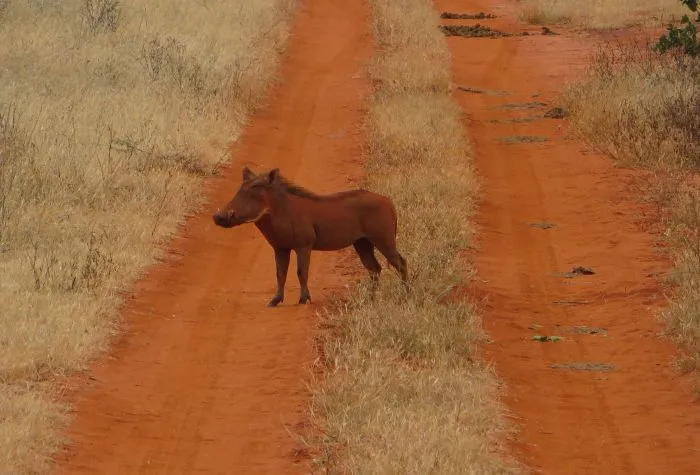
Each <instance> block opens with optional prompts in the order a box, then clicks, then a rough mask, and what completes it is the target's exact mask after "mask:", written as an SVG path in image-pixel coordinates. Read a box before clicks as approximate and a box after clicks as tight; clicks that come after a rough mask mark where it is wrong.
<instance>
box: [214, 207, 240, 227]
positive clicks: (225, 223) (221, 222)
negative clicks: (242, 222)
mask: <svg viewBox="0 0 700 475" xmlns="http://www.w3.org/2000/svg"><path fill="white" fill-rule="evenodd" d="M235 217H236V213H235V211H233V210H229V211H221V210H220V209H218V210H216V213H214V223H216V225H217V226H221V227H222V228H232V227H233V226H234V225H235V223H234V218H235Z"/></svg>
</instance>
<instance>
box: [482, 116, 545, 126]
mask: <svg viewBox="0 0 700 475" xmlns="http://www.w3.org/2000/svg"><path fill="white" fill-rule="evenodd" d="M541 119H542V117H514V118H512V119H491V120H489V122H491V123H492V124H527V123H529V122H534V121H536V120H541Z"/></svg>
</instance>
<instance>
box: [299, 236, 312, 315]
mask: <svg viewBox="0 0 700 475" xmlns="http://www.w3.org/2000/svg"><path fill="white" fill-rule="evenodd" d="M296 253H297V276H298V277H299V285H300V286H301V294H300V295H299V303H300V304H305V303H307V302H309V301H310V300H311V293H310V292H309V286H308V282H309V265H310V264H311V248H310V247H304V248H300V249H296Z"/></svg>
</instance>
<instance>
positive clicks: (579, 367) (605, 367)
mask: <svg viewBox="0 0 700 475" xmlns="http://www.w3.org/2000/svg"><path fill="white" fill-rule="evenodd" d="M551 368H553V369H568V370H571V371H615V366H614V365H611V364H610V363H555V364H553V365H552V366H551Z"/></svg>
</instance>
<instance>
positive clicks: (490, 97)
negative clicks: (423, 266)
mask: <svg viewBox="0 0 700 475" xmlns="http://www.w3.org/2000/svg"><path fill="white" fill-rule="evenodd" d="M437 5H438V7H439V8H440V9H441V10H443V11H452V12H466V13H478V12H482V11H483V12H486V13H493V14H496V15H497V16H498V18H497V19H492V20H488V19H486V20H476V21H449V22H448V21H445V22H444V23H452V24H475V23H481V24H482V25H487V26H490V27H492V28H496V29H498V30H502V31H506V32H518V31H524V30H528V31H530V33H531V35H530V36H525V37H523V36H519V37H515V36H514V37H506V38H498V39H489V38H458V37H451V38H449V39H448V41H449V44H450V48H451V51H452V54H453V65H454V66H453V68H454V79H453V81H454V82H455V83H456V84H457V85H459V86H467V87H471V88H472V89H480V90H483V91H485V92H482V93H474V92H473V91H472V92H468V91H466V90H456V91H455V97H456V98H457V99H458V100H459V102H460V103H461V105H462V106H463V108H464V110H465V112H466V113H467V114H468V115H469V120H468V121H467V124H466V127H467V129H468V131H469V133H470V135H471V137H472V139H473V142H474V144H475V152H476V164H477V169H478V172H479V173H480V174H481V176H482V178H483V189H482V194H483V201H482V204H481V211H480V214H479V216H478V225H479V229H478V243H477V247H478V249H477V250H476V251H475V252H474V254H473V256H474V259H475V261H476V266H477V271H478V281H477V283H476V288H475V289H472V290H471V291H470V292H471V293H473V295H474V296H475V297H476V298H479V299H481V300H482V305H483V314H484V315H483V317H484V322H485V326H486V329H487V331H488V332H489V334H490V335H491V336H492V338H493V339H494V342H493V344H491V345H488V346H487V348H486V351H487V355H488V357H489V359H492V360H493V361H494V362H495V364H496V369H497V371H498V373H499V375H500V376H501V377H503V379H504V380H505V382H506V383H507V385H508V397H507V400H506V402H507V403H508V404H509V407H510V408H511V410H512V411H513V414H514V416H515V422H516V424H517V425H518V426H519V427H520V428H521V432H520V434H518V436H517V438H516V440H515V441H514V443H513V447H514V449H515V450H516V453H517V455H518V456H519V457H520V459H521V460H522V461H523V462H524V463H526V464H527V465H529V466H530V467H531V468H533V469H534V470H536V471H538V472H539V473H548V474H589V473H590V474H592V473H605V474H642V473H643V474H650V475H651V474H662V473H663V474H691V473H693V474H697V473H700V451H699V450H700V449H699V448H700V407H698V405H697V404H696V403H694V402H693V400H692V396H691V393H690V391H689V390H688V387H687V386H686V385H684V384H683V382H682V381H681V380H680V379H679V378H678V377H677V376H676V375H675V374H674V373H673V371H672V369H671V367H670V363H671V360H672V357H673V354H674V348H673V347H672V345H670V344H669V343H668V342H666V341H663V340H661V339H660V338H659V335H658V333H659V332H660V331H661V330H662V327H661V325H660V323H659V322H658V321H656V320H655V312H656V310H658V309H659V308H660V307H661V305H663V304H664V297H663V296H662V289H661V288H660V282H659V281H658V279H657V278H656V277H655V275H656V274H657V273H658V272H659V271H661V272H663V271H666V270H668V262H667V261H666V260H665V259H664V256H663V254H661V253H659V252H657V251H656V250H655V246H656V241H655V236H653V235H652V234H649V233H646V232H644V231H641V230H640V228H639V226H638V225H637V224H636V223H635V220H636V219H637V218H638V217H639V216H640V215H641V214H643V213H644V209H643V207H641V206H640V205H639V204H638V201H637V198H638V197H636V196H634V195H633V194H631V193H630V191H629V190H628V189H627V187H626V185H627V184H628V183H629V180H630V178H631V177H632V176H633V175H634V174H633V173H632V172H629V171H625V170H622V169H619V168H614V166H613V164H612V163H611V161H610V160H609V159H607V158H606V157H603V156H600V155H596V154H594V153H591V152H590V151H589V150H586V148H585V146H584V145H583V144H582V143H581V142H580V141H577V140H573V138H572V137H568V136H567V129H566V126H565V122H563V121H561V120H556V119H548V118H541V116H542V114H543V113H544V112H546V111H547V110H548V107H553V106H556V105H557V103H556V102H555V101H556V100H557V95H558V93H559V92H560V91H561V90H562V87H563V85H564V83H565V81H567V80H570V79H573V78H574V77H575V76H576V75H577V74H580V73H581V72H582V67H583V65H584V64H585V62H586V60H587V55H588V53H590V52H591V51H593V47H594V44H595V43H596V40H595V37H593V36H589V37H585V36H578V35H577V34H574V33H572V32H570V31H568V30H564V29H561V30H560V29H559V28H553V29H554V30H559V31H558V32H559V33H561V35H559V36H543V35H541V34H540V31H541V30H540V27H536V26H527V25H524V24H519V23H518V22H517V21H516V18H517V17H516V15H517V13H516V8H517V6H516V5H517V3H515V2H511V1H504V0H493V1H489V0H467V1H457V0H439V1H437ZM537 102H541V103H544V104H545V105H539V104H536V103H537ZM538 115H539V116H540V118H538V119H536V120H532V121H520V122H519V121H514V120H513V119H515V118H521V119H522V118H527V117H533V116H538ZM542 139H546V141H542V142H540V140H542ZM537 223H553V224H555V225H556V226H555V227H550V228H546V226H545V227H544V229H543V227H542V226H540V227H537V226H536V225H535V226H533V225H532V224H537ZM579 265H581V266H586V267H592V268H593V270H594V271H595V274H594V275H589V276H586V275H584V276H579V277H575V278H564V277H563V276H562V275H561V274H558V273H561V272H567V271H571V270H572V268H573V267H574V266H579ZM576 326H588V327H596V328H605V329H607V336H606V335H604V334H576V333H572V332H570V331H569V330H570V329H571V327H576ZM537 334H539V335H555V336H562V337H564V340H563V341H558V342H549V343H540V342H537V341H533V340H531V337H532V336H533V335H537ZM571 363H574V364H576V363H583V364H585V365H587V366H583V367H580V366H579V367H576V366H574V367H570V366H569V367H564V368H555V367H552V366H553V365H560V364H563V365H569V364H571ZM601 364H602V365H601ZM605 365H612V366H613V370H612V371H602V370H605V369H607V368H609V367H607V366H605ZM576 368H584V369H588V370H591V369H592V370H593V371H579V370H576Z"/></svg>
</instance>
